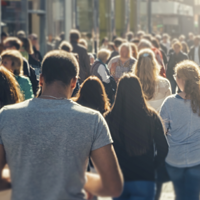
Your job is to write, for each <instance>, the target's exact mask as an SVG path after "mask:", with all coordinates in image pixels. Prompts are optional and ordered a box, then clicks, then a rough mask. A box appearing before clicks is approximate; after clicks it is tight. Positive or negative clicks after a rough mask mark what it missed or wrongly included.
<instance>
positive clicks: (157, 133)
mask: <svg viewBox="0 0 200 200" xmlns="http://www.w3.org/2000/svg"><path fill="white" fill-rule="evenodd" d="M105 117H106V120H107V122H108V126H109V128H110V131H111V135H112V138H113V141H114V148H115V151H116V154H117V157H118V160H119V164H120V166H121V169H122V172H123V174H124V179H125V186H124V191H123V193H122V195H121V197H119V198H117V199H118V200H122V199H123V200H125V199H137V198H138V199H140V200H146V199H148V200H154V196H155V170H156V168H157V167H158V166H159V165H160V164H161V163H162V162H163V161H164V159H165V157H166V155H167V152H168V144H167V141H166V138H165V135H164V129H163V126H162V122H161V119H160V117H159V115H158V114H157V113H156V111H154V110H152V109H151V108H150V107H148V105H147V102H146V100H145V98H144V94H143V91H142V87H141V84H140V81H139V79H138V78H137V77H136V76H134V75H132V74H126V75H124V76H123V77H122V78H121V79H120V80H119V84H118V88H117V95H116V100H115V103H114V105H113V107H112V108H111V110H110V111H109V112H108V113H106V115H105Z"/></svg>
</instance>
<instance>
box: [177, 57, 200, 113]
mask: <svg viewBox="0 0 200 200" xmlns="http://www.w3.org/2000/svg"><path fill="white" fill-rule="evenodd" d="M175 73H176V74H177V78H180V79H182V80H184V81H185V87H184V92H185V93H186V98H187V99H190V100H191V107H192V111H193V112H194V113H198V115H199V116H200V69H199V66H198V65H197V64H196V63H195V62H193V61H189V60H188V61H183V62H181V63H179V64H177V65H176V67H175Z"/></svg>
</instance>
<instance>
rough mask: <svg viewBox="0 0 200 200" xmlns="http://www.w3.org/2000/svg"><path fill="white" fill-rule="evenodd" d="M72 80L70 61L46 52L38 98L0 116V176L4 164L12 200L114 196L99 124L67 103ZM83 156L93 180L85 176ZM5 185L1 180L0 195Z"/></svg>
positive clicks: (112, 166)
mask: <svg viewBox="0 0 200 200" xmlns="http://www.w3.org/2000/svg"><path fill="white" fill-rule="evenodd" d="M77 74H78V67H77V63H76V60H75V58H74V57H73V56H72V55H70V54H67V53H65V52H63V51H54V52H50V53H48V54H47V55H46V56H45V58H44V61H43V66H42V75H41V77H40V84H41V86H42V95H41V96H40V97H39V98H37V99H36V98H34V99H31V100H28V101H25V102H22V103H19V104H15V105H11V106H5V107H4V108H3V109H1V110H0V173H1V171H2V170H3V167H4V166H5V164H6V162H7V163H8V165H9V168H10V171H11V180H12V200H27V199H28V200H68V199H69V200H79V199H80V200H82V199H84V198H85V191H86V192H87V193H88V194H92V195H100V196H113V197H116V196H119V195H120V193H121V191H122V187H123V178H122V175H121V171H120V169H119V165H118V162H117V159H116V156H115V153H114V150H113V147H112V145H111V143H112V138H111V136H110V132H109V129H108V126H107V124H106V122H105V120H104V119H103V117H102V116H101V114H100V113H98V112H96V111H94V110H91V109H88V108H85V107H82V106H80V105H79V104H77V103H74V102H73V101H71V100H69V98H70V97H71V94H72V92H73V89H74V87H75V86H76V78H75V77H76V76H77ZM5 156H6V159H5ZM89 156H91V159H92V160H93V163H94V165H95V167H96V169H97V171H98V172H99V175H93V174H90V173H86V169H87V165H88V159H89ZM0 178H1V177H0ZM5 185H6V184H5V180H3V179H2V178H1V179H0V190H2V189H6V188H4V187H5ZM84 189H85V190H84Z"/></svg>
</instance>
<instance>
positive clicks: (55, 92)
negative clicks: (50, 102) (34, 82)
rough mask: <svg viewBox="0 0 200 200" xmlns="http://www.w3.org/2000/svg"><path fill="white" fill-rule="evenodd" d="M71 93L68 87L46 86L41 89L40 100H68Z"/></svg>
mask: <svg viewBox="0 0 200 200" xmlns="http://www.w3.org/2000/svg"><path fill="white" fill-rule="evenodd" d="M71 95H72V92H71V91H70V88H69V87H63V86H61V85H59V84H58V85H57V84H52V85H49V86H48V85H47V86H44V87H43V88H42V94H41V96H40V97H41V98H44V97H45V99H52V98H51V97H55V98H57V99H61V98H65V99H70V98H71Z"/></svg>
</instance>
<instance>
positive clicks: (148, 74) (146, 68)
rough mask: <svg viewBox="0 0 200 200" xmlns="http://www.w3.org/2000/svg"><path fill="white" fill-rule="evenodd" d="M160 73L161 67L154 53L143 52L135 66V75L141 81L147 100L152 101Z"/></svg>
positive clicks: (140, 53) (149, 51)
mask: <svg viewBox="0 0 200 200" xmlns="http://www.w3.org/2000/svg"><path fill="white" fill-rule="evenodd" d="M159 72H160V66H159V64H158V62H157V60H156V58H155V54H154V53H153V51H152V50H150V49H144V50H141V51H140V52H139V55H138V60H137V62H136V64H135V66H134V74H135V75H136V76H137V77H138V78H139V79H140V82H141V84H142V89H143V91H144V94H145V98H146V100H151V99H152V98H153V96H154V93H155V87H156V81H157V79H158V76H159Z"/></svg>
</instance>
